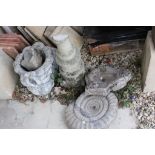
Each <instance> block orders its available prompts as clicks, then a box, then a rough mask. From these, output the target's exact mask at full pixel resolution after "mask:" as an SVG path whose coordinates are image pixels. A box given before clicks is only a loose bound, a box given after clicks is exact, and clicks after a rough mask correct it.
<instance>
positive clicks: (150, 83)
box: [142, 31, 155, 92]
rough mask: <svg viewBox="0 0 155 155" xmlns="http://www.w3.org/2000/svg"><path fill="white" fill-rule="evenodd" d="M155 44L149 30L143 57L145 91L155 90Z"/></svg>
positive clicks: (143, 84)
mask: <svg viewBox="0 0 155 155" xmlns="http://www.w3.org/2000/svg"><path fill="white" fill-rule="evenodd" d="M154 66H155V46H154V44H153V40H152V33H151V31H149V32H148V34H147V38H146V42H145V47H144V51H143V59H142V86H143V91H144V92H152V91H155V80H154V77H155V70H154Z"/></svg>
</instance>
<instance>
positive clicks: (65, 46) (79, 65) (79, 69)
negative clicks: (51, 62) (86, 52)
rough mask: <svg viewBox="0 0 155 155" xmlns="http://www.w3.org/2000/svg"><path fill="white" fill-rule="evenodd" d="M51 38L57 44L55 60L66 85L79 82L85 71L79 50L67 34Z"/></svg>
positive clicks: (73, 84)
mask: <svg viewBox="0 0 155 155" xmlns="http://www.w3.org/2000/svg"><path fill="white" fill-rule="evenodd" d="M53 40H54V43H55V44H56V45H57V52H56V62H57V64H58V65H59V70H60V74H61V75H62V77H63V78H64V80H65V82H66V86H67V87H68V86H69V87H70V86H75V85H78V84H80V81H81V80H82V79H83V77H84V73H85V68H84V62H83V61H82V59H81V54H80V50H79V49H77V48H76V47H75V46H74V45H73V44H72V43H71V41H70V39H69V36H68V35H67V34H58V35H54V36H53Z"/></svg>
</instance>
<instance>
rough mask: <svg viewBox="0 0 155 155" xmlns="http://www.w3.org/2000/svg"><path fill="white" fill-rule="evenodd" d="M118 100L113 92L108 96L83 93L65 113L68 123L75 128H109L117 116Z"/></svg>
mask: <svg viewBox="0 0 155 155" xmlns="http://www.w3.org/2000/svg"><path fill="white" fill-rule="evenodd" d="M117 103H118V100H117V98H116V96H115V95H114V94H113V93H109V94H108V95H107V96H106V97H104V96H102V95H100V96H93V95H88V94H86V93H83V94H81V95H80V96H79V97H78V99H77V100H76V102H75V103H72V104H70V105H69V106H68V107H67V109H66V113H65V117H66V123H67V125H68V127H69V128H74V129H97V128H98V129H99V128H108V127H109V125H110V123H111V122H112V121H113V120H114V119H115V118H116V116H117V110H118V106H117Z"/></svg>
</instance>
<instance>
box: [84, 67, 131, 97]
mask: <svg viewBox="0 0 155 155" xmlns="http://www.w3.org/2000/svg"><path fill="white" fill-rule="evenodd" d="M131 77H132V76H131V73H130V72H129V71H128V70H125V69H122V68H120V69H115V68H112V67H109V66H106V67H104V66H99V67H98V68H95V69H93V70H92V71H91V72H90V73H88V75H86V77H85V79H86V88H85V91H86V93H87V94H89V95H103V96H107V95H108V94H109V93H110V92H111V91H117V90H119V89H121V88H123V87H125V86H126V84H127V82H128V81H129V80H130V79H131Z"/></svg>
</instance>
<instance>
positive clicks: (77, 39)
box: [46, 26, 83, 50]
mask: <svg viewBox="0 0 155 155" xmlns="http://www.w3.org/2000/svg"><path fill="white" fill-rule="evenodd" d="M61 34H62V35H64V34H66V35H68V36H69V39H70V41H71V43H72V44H73V46H75V47H76V48H77V49H79V50H80V49H81V47H82V46H83V38H82V37H81V36H80V35H79V34H78V33H77V32H76V31H74V30H73V29H72V28H71V27H69V26H57V27H56V28H55V29H54V31H53V32H51V33H49V32H48V38H49V40H50V41H51V42H52V43H54V44H55V40H53V36H55V35H61ZM46 35H47V33H46ZM55 45H56V46H57V44H55Z"/></svg>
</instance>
